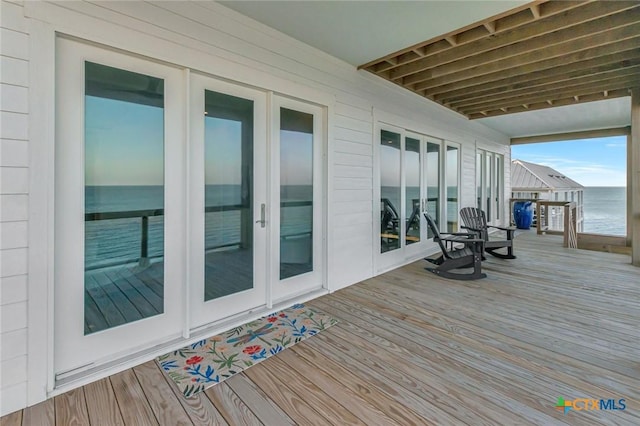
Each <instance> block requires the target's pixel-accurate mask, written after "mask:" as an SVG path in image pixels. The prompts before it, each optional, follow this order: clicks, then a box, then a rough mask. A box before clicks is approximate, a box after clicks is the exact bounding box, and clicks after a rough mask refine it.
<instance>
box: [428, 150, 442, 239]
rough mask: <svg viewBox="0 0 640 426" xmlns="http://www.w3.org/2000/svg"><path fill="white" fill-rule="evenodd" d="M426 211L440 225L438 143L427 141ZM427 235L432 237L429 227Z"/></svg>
mask: <svg viewBox="0 0 640 426" xmlns="http://www.w3.org/2000/svg"><path fill="white" fill-rule="evenodd" d="M426 163H427V213H429V215H430V216H431V217H432V218H433V219H434V220H435V221H436V223H437V224H438V226H441V225H440V211H441V210H442V209H441V208H440V144H439V143H437V142H431V141H427V160H426ZM427 232H428V234H427V235H428V237H429V238H433V234H432V232H431V230H430V229H427Z"/></svg>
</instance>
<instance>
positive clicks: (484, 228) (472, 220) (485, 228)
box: [460, 207, 516, 259]
mask: <svg viewBox="0 0 640 426" xmlns="http://www.w3.org/2000/svg"><path fill="white" fill-rule="evenodd" d="M460 216H461V217H462V222H463V223H464V225H463V226H462V229H467V230H469V231H471V232H472V233H474V234H476V235H477V237H478V238H480V239H482V240H483V241H484V251H486V252H487V253H489V254H490V255H492V256H495V257H499V258H501V259H515V258H516V257H515V256H514V254H513V235H514V233H515V231H516V228H513V227H502V226H491V225H487V216H486V215H485V214H484V211H482V210H481V209H479V208H477V207H463V208H462V209H460ZM489 228H495V229H498V230H500V231H504V232H505V233H506V240H502V239H501V240H491V239H490V238H489ZM502 248H506V249H507V253H506V254H504V253H498V252H496V250H498V249H502Z"/></svg>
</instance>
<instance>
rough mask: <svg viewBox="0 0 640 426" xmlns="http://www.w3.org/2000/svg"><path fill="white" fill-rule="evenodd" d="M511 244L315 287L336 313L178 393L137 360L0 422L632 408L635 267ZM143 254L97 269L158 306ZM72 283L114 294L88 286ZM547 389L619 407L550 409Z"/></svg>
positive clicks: (484, 414) (404, 420)
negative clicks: (121, 265)
mask: <svg viewBox="0 0 640 426" xmlns="http://www.w3.org/2000/svg"><path fill="white" fill-rule="evenodd" d="M515 246H516V255H517V256H518V258H517V259H515V260H509V261H505V260H501V259H495V258H492V257H489V258H488V259H487V261H486V262H483V269H484V271H485V272H486V273H487V275H488V277H487V278H486V279H483V280H478V281H472V282H468V281H467V282H462V281H451V280H446V279H442V278H440V277H436V276H435V275H433V274H431V273H429V272H426V271H425V270H424V266H425V263H424V262H423V261H420V262H415V263H412V264H410V265H407V266H404V267H402V268H399V269H396V270H394V271H390V272H388V273H385V274H383V275H380V276H378V277H374V278H371V279H368V280H365V281H363V282H361V283H359V284H357V285H354V286H351V287H348V288H346V289H343V290H341V291H338V292H336V293H333V294H331V295H328V296H324V297H322V298H319V299H316V300H315V301H312V302H310V305H311V306H315V307H317V308H318V309H322V310H325V311H326V312H328V313H330V314H331V315H333V316H334V317H336V318H338V319H339V321H340V322H339V324H338V325H336V326H334V327H332V328H330V329H329V330H327V331H325V332H323V333H320V334H319V335H318V336H315V337H313V338H311V339H308V340H305V341H304V342H301V343H299V344H298V345H296V346H294V347H292V348H290V349H287V350H285V351H284V352H282V353H281V354H278V355H276V356H275V357H272V358H271V359H269V360H266V361H265V362H263V363H260V364H259V365H256V366H254V367H251V368H250V369H248V370H245V372H243V373H241V374H239V375H237V376H235V377H233V378H231V379H230V380H228V381H227V382H226V383H223V384H222V385H220V386H219V387H217V388H213V389H211V390H209V391H208V392H206V393H200V394H198V395H196V396H195V397H193V398H188V399H187V398H184V397H183V396H182V395H181V394H180V393H179V392H178V391H177V390H176V388H175V386H173V384H172V383H171V382H169V380H168V379H167V377H166V376H165V375H163V374H161V372H160V370H159V367H158V366H157V365H156V364H155V363H146V364H144V365H142V366H138V367H135V368H134V369H131V370H126V371H125V372H122V373H119V374H117V375H114V376H112V377H111V378H107V379H103V380H100V381H98V382H95V383H92V384H89V385H86V386H84V387H83V388H82V389H80V390H76V391H71V392H70V393H68V394H64V395H60V396H57V397H56V399H55V404H54V400H49V401H47V402H45V403H42V404H38V405H36V406H34V407H31V408H28V409H25V410H23V411H19V412H17V413H14V414H12V415H11V416H8V417H3V418H2V419H1V420H0V423H2V424H3V425H4V424H5V423H6V424H15V423H16V422H17V424H20V422H22V424H54V422H56V424H58V425H60V424H63V423H66V422H68V420H67V419H70V418H73V417H77V418H84V416H85V414H86V415H87V416H88V418H89V421H90V424H92V425H100V424H114V425H117V424H127V425H129V424H131V425H136V424H158V423H160V424H194V425H200V424H214V425H217V424H220V425H227V424H265V425H271V424H282V425H285V424H314V425H316V424H317V425H322V424H346V423H353V424H358V423H360V424H402V425H424V424H461V423H471V424H545V425H552V424H553V425H555V424H557V425H562V424H585V425H596V424H616V425H637V424H640V284H638V283H639V282H640V279H639V277H640V269H638V268H635V267H632V266H631V265H630V264H629V263H630V258H629V256H626V255H619V254H611V253H600V252H589V251H584V250H570V249H564V248H562V242H561V238H559V237H555V236H544V235H543V236H537V235H535V232H531V233H525V234H520V235H518V236H517V237H516V240H515ZM153 266H155V265H152V267H151V268H148V269H147V270H146V271H144V273H142V274H136V273H135V272H133V271H129V272H127V271H124V272H122V273H118V274H117V275H115V276H112V277H113V280H112V281H111V285H113V286H114V287H117V288H119V289H120V290H125V289H126V291H127V292H129V294H130V295H131V294H132V295H135V293H133V292H132V290H135V291H137V294H139V295H141V296H143V297H144V298H145V299H146V300H147V302H149V303H150V304H151V305H154V303H155V306H156V307H157V303H158V300H161V298H160V297H159V295H158V293H157V292H158V291H161V290H162V286H161V281H159V279H160V278H161V276H160V275H158V274H159V273H161V270H159V269H158V267H157V266H156V267H155V269H158V270H152V269H153ZM105 276H106V275H105ZM121 279H124V280H126V282H127V283H128V284H129V285H130V287H126V286H124V287H122V286H120V285H117V284H115V283H114V281H118V280H121ZM136 279H137V280H138V281H136ZM145 283H151V284H149V285H146V286H145V289H146V290H144V289H141V288H140V287H139V286H140V285H143V284H145ZM109 288H110V289H111V290H114V288H113V287H109ZM145 291H147V293H146V295H145V294H144V292H145ZM125 293H126V292H124V291H121V294H122V295H125ZM152 294H155V295H157V297H158V298H157V299H155V302H154V301H152V299H153V296H152ZM94 295H95V298H94V297H92V296H94ZM87 297H90V298H91V300H92V301H95V302H96V305H97V304H98V301H99V300H104V298H105V297H106V298H107V300H108V301H112V300H113V299H112V298H110V297H109V295H107V294H106V293H105V292H104V290H102V289H100V291H97V290H96V288H95V287H92V288H91V293H87ZM118 297H119V296H118ZM128 300H130V301H131V300H133V299H132V298H129V299H128ZM113 307H114V306H113V304H111V308H113ZM94 314H95V312H94ZM83 394H84V399H85V403H86V412H85V411H84V409H83V408H82V405H83V403H82V396H81V395H83ZM559 396H563V397H564V398H565V399H574V398H595V399H599V398H606V399H608V398H615V399H619V398H624V399H625V400H626V404H627V409H626V410H624V411H616V412H613V411H580V412H577V411H571V412H569V413H568V414H566V415H565V414H563V413H561V412H559V411H557V410H556V409H555V408H554V406H555V403H556V400H557V398H558V397H559ZM74 407H76V408H74ZM56 418H57V421H56ZM36 421H37V423H29V422H36Z"/></svg>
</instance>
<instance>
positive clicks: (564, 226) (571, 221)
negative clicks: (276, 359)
mask: <svg viewBox="0 0 640 426" xmlns="http://www.w3.org/2000/svg"><path fill="white" fill-rule="evenodd" d="M577 210H578V208H577V204H576V203H575V202H573V201H570V202H567V201H545V200H537V201H536V216H537V223H536V232H537V233H538V234H542V233H546V234H555V235H562V236H563V237H564V242H563V245H564V247H570V248H578V226H577V218H578V211H577Z"/></svg>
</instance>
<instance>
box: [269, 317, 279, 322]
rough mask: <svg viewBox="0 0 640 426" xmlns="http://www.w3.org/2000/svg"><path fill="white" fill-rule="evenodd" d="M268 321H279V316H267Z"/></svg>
mask: <svg viewBox="0 0 640 426" xmlns="http://www.w3.org/2000/svg"><path fill="white" fill-rule="evenodd" d="M267 321H269V322H276V321H278V318H277V317H269V318H267Z"/></svg>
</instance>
